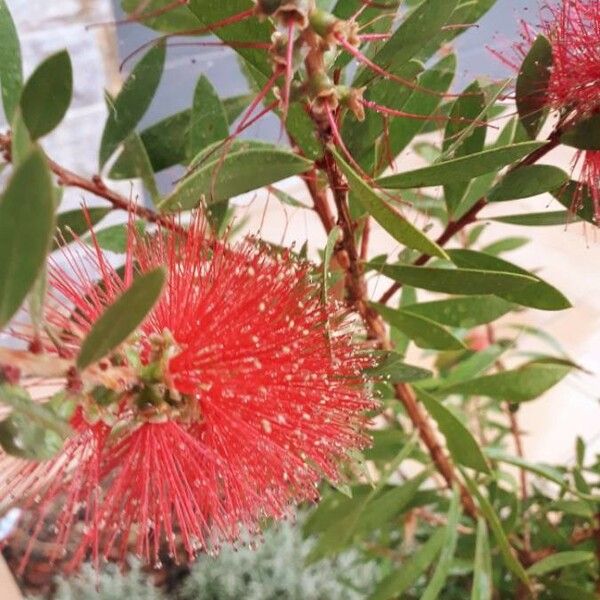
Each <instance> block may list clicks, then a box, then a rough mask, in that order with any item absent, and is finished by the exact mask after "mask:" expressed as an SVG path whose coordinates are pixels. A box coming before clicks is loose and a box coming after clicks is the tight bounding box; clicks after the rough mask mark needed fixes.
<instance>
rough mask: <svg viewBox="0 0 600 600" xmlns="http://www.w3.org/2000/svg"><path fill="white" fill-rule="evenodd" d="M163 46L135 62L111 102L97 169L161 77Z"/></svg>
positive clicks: (126, 133) (131, 126)
mask: <svg viewBox="0 0 600 600" xmlns="http://www.w3.org/2000/svg"><path fill="white" fill-rule="evenodd" d="M165 56H166V46H165V44H164V43H160V44H158V45H156V46H154V47H153V48H152V49H151V50H150V51H149V52H147V53H146V55H145V56H144V57H143V58H142V59H141V60H140V61H139V62H138V63H137V65H136V66H135V67H134V69H133V71H132V72H131V74H130V75H129V77H128V78H127V81H125V83H124V84H123V87H122V89H121V91H120V92H119V94H118V96H117V97H116V98H115V99H114V101H113V102H109V114H108V119H107V121H106V124H105V126H104V131H103V132H102V141H101V142H100V168H102V167H104V165H105V164H106V162H107V161H108V159H109V158H110V157H111V156H112V155H113V153H114V152H115V150H116V149H117V148H118V146H119V145H120V144H121V142H123V141H124V140H125V139H126V138H127V137H129V134H130V133H131V132H132V131H133V130H134V128H135V127H136V125H137V124H138V123H139V122H140V120H141V118H142V117H143V116H144V114H145V113H146V110H147V109H148V107H149V106H150V103H151V102H152V99H153V98H154V94H155V93H156V90H157V89H158V84H159V83H160V79H161V76H162V71H163V67H164V64H165Z"/></svg>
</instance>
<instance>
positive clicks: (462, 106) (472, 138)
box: [442, 81, 486, 215]
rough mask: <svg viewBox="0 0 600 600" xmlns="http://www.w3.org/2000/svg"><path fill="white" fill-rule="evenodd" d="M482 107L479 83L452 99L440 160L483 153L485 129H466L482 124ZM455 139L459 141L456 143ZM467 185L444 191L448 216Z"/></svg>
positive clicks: (461, 183)
mask: <svg viewBox="0 0 600 600" xmlns="http://www.w3.org/2000/svg"><path fill="white" fill-rule="evenodd" d="M484 107H485V96H484V95H483V91H482V90H481V87H480V86H479V83H478V82H477V81H475V82H474V83H472V84H471V85H470V86H468V87H467V88H466V89H465V91H464V94H463V95H461V96H459V97H458V98H457V99H456V101H455V103H454V106H453V107H452V110H451V111H450V115H449V120H448V123H447V124H446V132H445V135H444V142H443V145H442V150H443V153H444V157H448V158H449V157H452V158H460V157H461V156H468V155H469V154H474V153H476V152H481V151H482V150H483V146H484V144H485V134H486V125H483V126H477V127H475V128H471V127H470V125H471V123H472V122H473V121H477V120H479V121H481V120H482V118H481V113H482V111H483V109H484ZM463 132H466V133H467V135H465V136H463V135H462V133H463ZM457 138H460V141H458V143H457ZM468 185H469V183H468V181H463V182H460V183H454V184H449V185H446V186H445V187H444V199H445V201H446V206H447V208H448V212H449V214H451V215H453V214H454V211H455V210H456V208H457V207H458V206H459V204H460V202H461V200H462V199H463V196H464V195H465V192H466V191H467V187H468Z"/></svg>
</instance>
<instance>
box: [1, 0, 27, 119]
mask: <svg viewBox="0 0 600 600" xmlns="http://www.w3.org/2000/svg"><path fill="white" fill-rule="evenodd" d="M22 88H23V65H22V61H21V46H20V44H19V37H18V35H17V29H16V27H15V24H14V22H13V19H12V16H11V14H10V11H9V10H8V6H7V5H6V1H5V0H0V90H1V91H2V106H3V108H4V114H5V115H6V119H7V121H8V122H9V123H12V120H13V115H14V114H15V109H16V108H17V106H18V104H19V98H20V97H21V89H22Z"/></svg>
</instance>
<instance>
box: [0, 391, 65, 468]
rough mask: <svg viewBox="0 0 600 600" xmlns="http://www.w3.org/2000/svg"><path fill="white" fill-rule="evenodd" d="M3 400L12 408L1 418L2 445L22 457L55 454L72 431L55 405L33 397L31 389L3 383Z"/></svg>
mask: <svg viewBox="0 0 600 600" xmlns="http://www.w3.org/2000/svg"><path fill="white" fill-rule="evenodd" d="M0 404H5V405H6V406H10V407H11V408H12V412H11V414H10V415H9V416H8V417H7V418H6V419H4V420H3V421H0V445H1V446H2V447H3V448H4V450H5V451H6V452H7V453H9V454H11V455H13V456H18V457H20V458H26V459H30V460H44V459H48V458H51V457H52V456H54V455H55V454H56V453H57V452H58V451H59V450H60V449H61V447H62V445H63V441H64V440H65V438H66V437H67V436H68V435H69V433H70V427H69V425H68V424H67V423H66V422H65V419H64V415H62V414H61V412H60V410H57V409H60V408H61V407H55V406H54V403H53V400H51V401H49V402H47V403H46V404H40V403H38V402H36V401H34V400H33V399H32V398H31V396H30V395H29V393H28V392H27V391H26V390H24V389H22V388H19V387H17V386H12V385H7V384H2V385H0Z"/></svg>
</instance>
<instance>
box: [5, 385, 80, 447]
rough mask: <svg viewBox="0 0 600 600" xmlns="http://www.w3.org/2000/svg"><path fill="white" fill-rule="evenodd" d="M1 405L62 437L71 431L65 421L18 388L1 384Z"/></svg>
mask: <svg viewBox="0 0 600 600" xmlns="http://www.w3.org/2000/svg"><path fill="white" fill-rule="evenodd" d="M0 404H4V405H5V406H10V408H12V410H13V412H14V413H19V414H22V415H24V416H26V417H27V418H28V419H29V420H30V421H33V422H35V423H37V424H38V425H41V426H42V427H44V428H46V429H51V430H52V431H54V432H56V433H57V434H58V435H60V436H62V437H67V436H68V435H69V433H70V431H71V429H70V427H69V426H68V425H67V423H65V422H64V420H62V419H60V418H59V417H58V416H57V415H56V414H55V413H54V412H53V411H52V410H50V409H49V408H48V407H47V406H46V405H44V404H40V403H38V402H36V401H34V400H33V399H32V398H31V396H30V395H29V393H28V392H27V391H26V390H24V389H22V388H20V387H17V386H14V385H8V384H0Z"/></svg>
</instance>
